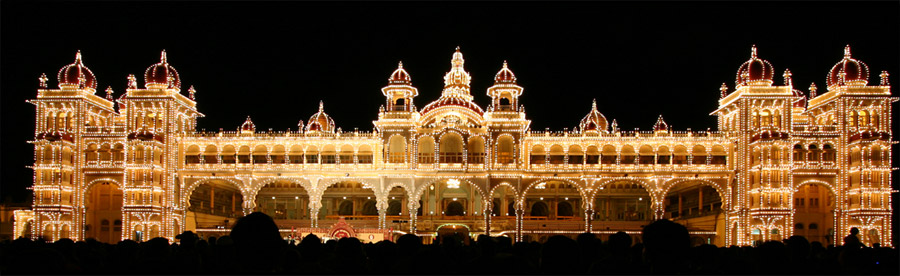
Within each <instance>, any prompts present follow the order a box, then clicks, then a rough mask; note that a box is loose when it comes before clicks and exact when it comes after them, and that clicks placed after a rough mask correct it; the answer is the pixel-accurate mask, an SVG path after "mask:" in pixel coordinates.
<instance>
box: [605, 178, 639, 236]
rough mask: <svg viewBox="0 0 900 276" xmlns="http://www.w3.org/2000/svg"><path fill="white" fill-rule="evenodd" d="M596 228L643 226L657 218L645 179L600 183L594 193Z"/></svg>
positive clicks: (614, 228)
mask: <svg viewBox="0 0 900 276" xmlns="http://www.w3.org/2000/svg"><path fill="white" fill-rule="evenodd" d="M593 207H594V218H593V228H594V229H596V230H601V229H602V230H640V229H642V227H643V226H644V225H647V224H648V223H649V222H650V221H652V220H653V210H652V198H651V196H650V193H649V192H648V191H647V190H646V189H645V188H644V187H643V185H642V183H640V182H638V181H633V180H616V181H610V182H607V183H605V184H603V185H601V186H600V187H598V190H597V192H596V193H595V194H594V205H593Z"/></svg>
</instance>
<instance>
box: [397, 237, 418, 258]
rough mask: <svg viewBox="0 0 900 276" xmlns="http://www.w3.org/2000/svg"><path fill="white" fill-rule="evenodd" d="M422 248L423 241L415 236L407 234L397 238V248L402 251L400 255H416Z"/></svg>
mask: <svg viewBox="0 0 900 276" xmlns="http://www.w3.org/2000/svg"><path fill="white" fill-rule="evenodd" d="M420 246H422V239H421V238H419V236H416V235H415V234H406V235H403V236H400V237H399V238H397V247H399V249H400V254H406V255H413V254H416V252H418V251H419V247H420Z"/></svg>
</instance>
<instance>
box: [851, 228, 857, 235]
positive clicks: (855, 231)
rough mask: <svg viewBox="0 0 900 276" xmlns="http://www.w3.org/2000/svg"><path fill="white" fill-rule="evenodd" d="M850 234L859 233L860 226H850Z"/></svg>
mask: <svg viewBox="0 0 900 276" xmlns="http://www.w3.org/2000/svg"><path fill="white" fill-rule="evenodd" d="M850 234H851V235H857V234H859V228H856V227H853V228H850Z"/></svg>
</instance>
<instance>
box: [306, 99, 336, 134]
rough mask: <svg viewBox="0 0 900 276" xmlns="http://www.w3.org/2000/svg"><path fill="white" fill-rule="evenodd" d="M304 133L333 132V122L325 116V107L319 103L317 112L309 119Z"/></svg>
mask: <svg viewBox="0 0 900 276" xmlns="http://www.w3.org/2000/svg"><path fill="white" fill-rule="evenodd" d="M306 131H321V132H334V120H333V119H331V116H328V114H325V105H324V104H323V103H322V101H319V112H316V114H313V115H312V116H310V117H309V124H308V125H306Z"/></svg>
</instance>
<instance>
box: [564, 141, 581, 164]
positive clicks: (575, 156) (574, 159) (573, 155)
mask: <svg viewBox="0 0 900 276" xmlns="http://www.w3.org/2000/svg"><path fill="white" fill-rule="evenodd" d="M567 155H568V163H569V164H570V165H581V164H582V163H584V152H583V151H581V146H579V145H571V146H569V150H568V153H567Z"/></svg>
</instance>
